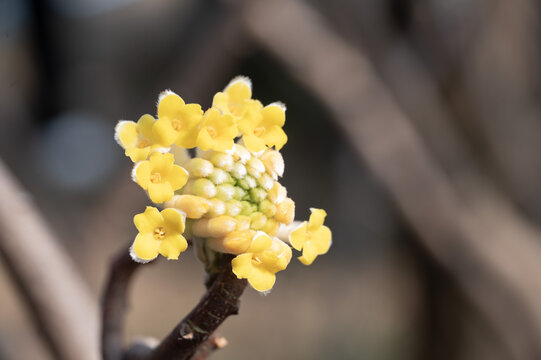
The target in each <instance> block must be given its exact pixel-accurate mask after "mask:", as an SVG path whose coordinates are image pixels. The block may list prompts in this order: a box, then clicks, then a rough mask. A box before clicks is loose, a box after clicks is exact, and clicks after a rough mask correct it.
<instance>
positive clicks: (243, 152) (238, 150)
mask: <svg viewBox="0 0 541 360" xmlns="http://www.w3.org/2000/svg"><path fill="white" fill-rule="evenodd" d="M232 152H233V158H234V159H235V160H236V161H240V162H241V163H243V164H246V162H247V161H248V160H249V159H250V158H251V157H252V155H251V154H250V152H249V151H248V149H246V148H245V147H244V146H242V145H240V144H235V145H234V146H233V151H232Z"/></svg>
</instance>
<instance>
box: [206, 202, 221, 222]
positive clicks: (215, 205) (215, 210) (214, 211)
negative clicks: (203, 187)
mask: <svg viewBox="0 0 541 360" xmlns="http://www.w3.org/2000/svg"><path fill="white" fill-rule="evenodd" d="M210 203H211V205H210V208H209V211H208V212H207V214H206V215H207V216H208V217H210V218H213V217H216V216H220V215H223V214H225V211H226V207H225V202H224V201H222V200H220V199H216V198H214V199H210Z"/></svg>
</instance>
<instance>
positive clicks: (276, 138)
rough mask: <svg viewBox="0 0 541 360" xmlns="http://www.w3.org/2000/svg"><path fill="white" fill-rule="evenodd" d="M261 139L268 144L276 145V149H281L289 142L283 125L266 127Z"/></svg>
mask: <svg viewBox="0 0 541 360" xmlns="http://www.w3.org/2000/svg"><path fill="white" fill-rule="evenodd" d="M261 139H262V140H263V142H264V143H265V144H266V145H267V146H275V147H276V150H280V149H281V148H282V147H283V146H284V145H285V144H286V142H287V135H286V133H285V132H284V130H282V128H281V127H278V126H271V127H268V128H266V131H265V133H264V134H263V135H262V136H261Z"/></svg>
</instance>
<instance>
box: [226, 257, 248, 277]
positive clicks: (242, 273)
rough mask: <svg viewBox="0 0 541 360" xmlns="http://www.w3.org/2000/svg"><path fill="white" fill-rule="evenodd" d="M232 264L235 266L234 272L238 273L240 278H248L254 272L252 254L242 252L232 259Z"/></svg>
mask: <svg viewBox="0 0 541 360" xmlns="http://www.w3.org/2000/svg"><path fill="white" fill-rule="evenodd" d="M231 266H232V268H233V274H235V275H237V277H238V278H239V279H246V278H248V277H249V276H250V275H251V273H252V269H253V266H252V254H250V253H247V254H241V255H238V256H237V257H235V258H234V259H233V260H231Z"/></svg>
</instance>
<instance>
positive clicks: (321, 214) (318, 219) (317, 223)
mask: <svg viewBox="0 0 541 360" xmlns="http://www.w3.org/2000/svg"><path fill="white" fill-rule="evenodd" d="M310 211H311V212H312V213H311V214H310V219H309V220H308V229H309V230H315V229H318V228H320V227H321V226H322V225H323V222H324V221H325V217H326V216H327V213H326V212H325V210H323V209H316V208H311V209H310Z"/></svg>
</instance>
